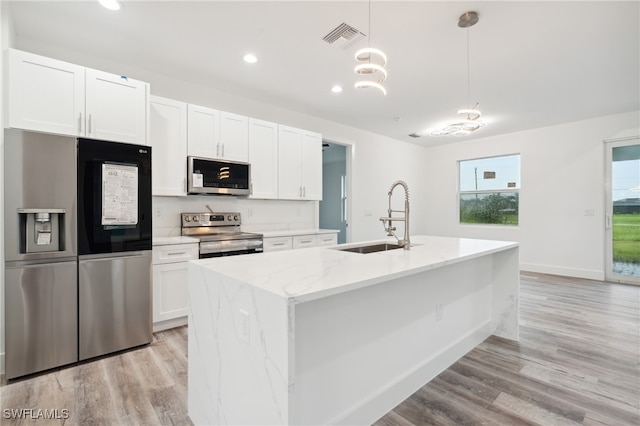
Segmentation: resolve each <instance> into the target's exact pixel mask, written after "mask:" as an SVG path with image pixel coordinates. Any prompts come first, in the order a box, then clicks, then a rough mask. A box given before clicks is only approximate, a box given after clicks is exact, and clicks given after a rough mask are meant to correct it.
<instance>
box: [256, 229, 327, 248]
mask: <svg viewBox="0 0 640 426" xmlns="http://www.w3.org/2000/svg"><path fill="white" fill-rule="evenodd" d="M303 232H304V231H303ZM336 244H338V231H336V232H322V233H314V234H309V233H303V234H297V235H291V236H278V237H264V238H263V250H264V252H266V253H268V252H273V251H282V250H295V249H302V248H307V247H322V246H333V245H336Z"/></svg>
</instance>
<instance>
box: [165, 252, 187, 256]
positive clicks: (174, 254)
mask: <svg viewBox="0 0 640 426" xmlns="http://www.w3.org/2000/svg"><path fill="white" fill-rule="evenodd" d="M182 254H187V252H186V251H176V252H173V253H167V255H168V256H178V255H182Z"/></svg>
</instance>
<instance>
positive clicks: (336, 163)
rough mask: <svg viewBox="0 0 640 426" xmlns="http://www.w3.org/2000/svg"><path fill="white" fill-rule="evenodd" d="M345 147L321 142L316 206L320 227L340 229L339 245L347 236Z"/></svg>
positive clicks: (347, 150) (347, 152) (347, 175)
mask: <svg viewBox="0 0 640 426" xmlns="http://www.w3.org/2000/svg"><path fill="white" fill-rule="evenodd" d="M348 148H350V147H347V146H345V145H341V144H337V143H334V142H330V141H326V140H323V141H322V201H320V205H319V225H320V228H322V229H337V230H339V231H340V232H339V233H338V244H344V243H346V242H348V241H349V239H350V238H349V236H348V226H349V221H348V218H349V214H350V211H349V187H350V182H349V171H348V167H347V164H348V157H350V155H349V149H348ZM349 169H350V168H349Z"/></svg>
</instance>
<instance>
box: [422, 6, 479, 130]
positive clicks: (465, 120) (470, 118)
mask: <svg viewBox="0 0 640 426" xmlns="http://www.w3.org/2000/svg"><path fill="white" fill-rule="evenodd" d="M478 20H479V17H478V13H477V12H465V13H463V14H462V15H461V16H460V18H459V19H458V27H460V28H466V29H467V108H463V109H460V110H458V115H460V116H461V118H459V119H458V120H457V121H455V122H453V123H451V124H448V125H446V126H445V127H443V128H440V129H436V130H433V131H432V132H431V136H449V135H453V136H465V135H468V134H470V133H472V132H474V131H476V130H478V129H479V128H481V127H484V126H485V123H483V122H482V121H480V120H479V118H480V117H481V116H482V113H481V112H480V110H479V109H478V106H480V104H479V103H477V102H476V104H475V105H474V106H473V107H471V67H470V65H469V28H470V27H472V26H474V25H475V24H477V23H478Z"/></svg>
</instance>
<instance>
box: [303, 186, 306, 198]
mask: <svg viewBox="0 0 640 426" xmlns="http://www.w3.org/2000/svg"><path fill="white" fill-rule="evenodd" d="M302 196H303V197H304V198H307V187H306V186H303V187H302Z"/></svg>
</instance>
